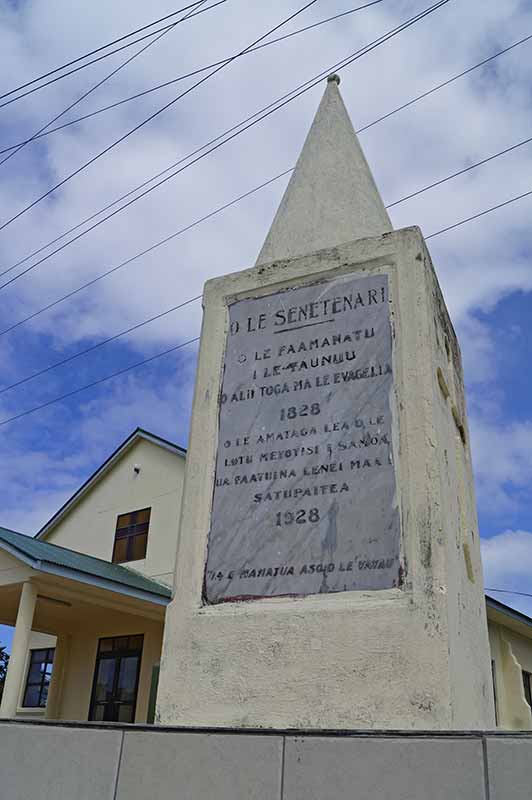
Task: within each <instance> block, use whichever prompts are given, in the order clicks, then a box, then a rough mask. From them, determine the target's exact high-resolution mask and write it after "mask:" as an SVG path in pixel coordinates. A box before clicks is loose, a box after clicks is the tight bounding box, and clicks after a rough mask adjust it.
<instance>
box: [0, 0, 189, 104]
mask: <svg viewBox="0 0 532 800" xmlns="http://www.w3.org/2000/svg"><path fill="white" fill-rule="evenodd" d="M199 3H200V0H196V2H195V3H191V4H190V5H188V6H183V8H179V9H178V10H177V11H173V12H172V13H171V14H166V16H164V17H159V19H156V20H154V21H153V22H150V23H149V24H148V25H144V26H143V27H142V28H137V29H136V30H134V31H131V33H126V34H125V35H124V36H121V37H120V38H118V39H114V40H113V41H112V42H108V43H107V44H104V45H101V47H97V48H96V50H91V51H90V52H88V53H85V55H82V56H78V58H75V59H73V60H72V61H67V63H66V64H62V65H61V66H60V67H55V68H54V69H52V70H50V71H49V72H46V73H44V75H39V76H38V77H37V78H33V79H32V80H31V81H27V82H26V83H22V84H20V86H16V87H15V88H14V89H11V90H10V91H9V92H4V94H0V100H3V99H4V98H5V97H9V96H10V95H12V94H15V92H18V91H20V90H21V89H25V88H26V87H28V86H32V85H33V84H34V83H38V82H39V81H41V80H44V79H45V78H48V77H49V76H50V75H55V74H56V73H57V72H60V71H61V70H62V69H67V67H71V66H72V65H73V64H77V63H78V62H79V61H83V60H84V59H85V58H90V56H93V55H95V54H96V53H100V52H101V51H102V50H106V49H107V48H108V47H112V46H113V45H114V44H118V42H123V41H124V40H125V39H129V37H130V36H135V35H136V34H137V33H142V31H145V30H147V29H148V28H151V27H153V26H154V25H158V24H159V22H164V21H165V20H167V19H170V18H171V17H175V16H176V15H177V14H181V12H183V11H188V9H189V8H194V7H195V6H197V5H199ZM166 27H171V25H168V26H166ZM166 27H165V28H164V29H162V30H166ZM160 31H161V28H159V29H158V30H156V31H151V32H150V33H149V34H147V36H143V37H142V38H141V39H135V41H134V42H129V44H127V45H126V47H131V46H132V45H134V44H137V43H138V42H142V41H144V39H147V38H149V37H150V36H155V35H156V34H157V33H159V32H160ZM124 49H125V48H124V47H120V48H118V49H117V50H113V52H112V53H107V54H106V55H105V56H103V58H107V57H108V56H110V55H114V54H115V53H118V52H120V50H124ZM100 60H101V59H95V61H100ZM95 61H91V62H90V63H91V64H94V63H95ZM86 66H89V64H84V66H83V67H80V69H84V67H86ZM73 72H77V70H73ZM71 74H72V72H69V73H68V75H71ZM64 77H66V75H62V76H61V78H64ZM57 80H60V78H58V79H57ZM51 82H52V81H50V83H51ZM44 86H48V84H44ZM42 88H43V86H39V87H37V89H42ZM21 97H25V95H21ZM15 99H16V100H18V99H20V98H18V97H17V98H15ZM0 107H1V106H0Z"/></svg>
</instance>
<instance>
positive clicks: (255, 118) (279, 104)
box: [0, 0, 450, 289]
mask: <svg viewBox="0 0 532 800" xmlns="http://www.w3.org/2000/svg"><path fill="white" fill-rule="evenodd" d="M448 2H450V0H440V2H437V3H435V4H434V5H432V6H429V7H428V8H427V9H425V10H424V11H422V12H420V13H418V14H416V15H415V16H414V17H411V18H410V19H408V20H406V21H405V22H403V23H401V24H400V25H398V26H397V27H396V28H392V29H391V30H390V31H388V32H387V33H386V34H383V35H382V36H380V37H379V38H378V39H375V40H374V41H373V42H370V43H369V44H368V45H365V46H364V47H363V48H360V49H359V50H357V51H355V53H353V54H351V55H350V56H348V57H347V58H345V59H342V61H339V62H337V63H336V64H334V65H333V66H332V67H330V68H329V69H327V70H324V71H322V72H321V73H319V74H318V75H317V76H315V77H314V78H311V79H310V80H308V81H305V82H304V83H303V84H300V85H299V86H298V87H296V89H292V90H291V91H290V92H288V93H287V94H285V95H283V96H282V97H281V98H278V99H277V100H275V101H274V102H273V103H270V104H269V105H267V106H265V107H264V108H262V109H261V110H259V111H257V112H255V113H254V114H252V115H251V116H250V117H248V118H247V119H246V120H244V121H243V122H240V123H238V124H237V125H234V126H233V127H232V128H229V129H228V130H227V131H225V132H224V133H222V134H220V135H219V136H217V137H215V138H214V139H211V141H210V142H207V143H206V144H204V145H202V146H201V147H199V148H197V149H196V150H194V151H193V152H192V153H189V154H188V155H187V156H185V157H184V158H182V159H180V160H179V161H177V162H176V163H174V164H172V165H171V166H170V167H167V168H166V169H164V170H162V171H161V172H159V173H158V174H156V175H155V176H153V177H152V178H149V179H148V180H147V181H145V182H144V183H143V184H141V185H140V186H137V187H136V188H135V189H132V190H131V191H130V192H128V193H126V194H125V195H123V196H122V197H120V198H119V199H118V200H115V201H113V202H112V203H110V204H109V205H108V206H106V208H105V209H103V210H101V211H99V212H97V213H96V214H94V215H93V216H92V217H91V218H90V219H94V217H97V216H99V215H100V214H101V213H103V212H104V211H106V210H108V209H109V208H111V207H112V206H114V205H116V204H117V203H119V202H121V201H122V200H123V199H125V198H126V197H128V196H130V195H131V194H134V193H135V192H137V191H139V189H141V188H143V187H145V186H147V185H148V184H149V183H152V182H153V181H154V180H156V179H158V178H159V177H161V176H162V175H165V174H166V173H168V172H169V170H171V169H173V168H174V167H175V166H177V165H178V164H182V163H183V162H185V161H187V160H188V159H190V158H192V157H193V156H194V155H195V154H196V153H201V151H202V150H205V148H207V147H210V149H209V150H206V152H204V153H203V154H201V155H198V156H197V157H196V158H194V159H193V160H192V161H190V162H189V163H187V164H185V166H183V167H181V168H180V169H177V170H176V171H175V172H173V173H170V174H169V175H166V177H165V178H163V179H162V180H160V181H159V182H158V183H156V184H154V185H153V186H151V187H150V188H148V189H146V190H145V191H143V192H142V193H141V194H140V195H138V196H137V197H134V198H133V199H131V200H129V201H128V202H127V203H125V204H124V205H122V206H120V207H119V208H117V209H115V210H114V211H112V212H111V213H110V214H108V215H107V216H106V217H104V218H103V219H100V220H98V222H95V223H94V224H93V225H91V226H90V227H89V228H87V229H86V230H84V231H82V232H81V233H79V234H77V235H76V236H74V237H73V238H72V239H69V240H68V241H67V242H65V243H64V244H62V245H60V246H59V247H57V248H56V249H55V250H53V251H52V252H51V253H48V254H47V255H45V256H43V257H42V258H41V259H39V260H38V261H36V262H35V263H33V264H31V265H30V266H29V267H27V268H26V269H24V270H22V271H21V272H19V273H18V274H17V275H15V276H14V277H13V278H11V279H9V280H8V281H5V282H4V283H3V284H0V289H3V288H4V287H6V286H8V285H10V284H11V283H13V282H14V281H16V280H18V278H20V277H22V276H23V275H25V274H27V273H28V272H30V271H31V270H33V269H35V267H37V266H39V265H40V264H42V263H43V262H45V261H47V260H48V259H49V258H52V256H54V255H55V254H56V253H59V252H61V251H62V250H64V249H65V247H68V246H69V245H70V244H72V243H73V242H75V241H77V240H78V239H80V238H81V237H82V236H85V235H86V234H87V233H90V231H92V230H94V229H95V228H97V227H99V226H100V225H102V224H103V223H104V222H106V221H107V220H109V219H111V218H112V217H114V216H115V215H116V214H118V213H120V212H121V211H123V210H124V209H126V208H128V207H129V206H131V205H132V204H133V203H135V202H137V200H140V199H141V198H142V197H145V196H146V195H147V194H149V193H150V192H152V191H154V190H155V189H157V188H159V186H162V185H163V184H164V183H166V182H167V181H169V180H171V179H172V178H174V177H176V175H178V174H180V173H181V172H183V170H185V169H187V168H188V167H190V166H192V165H193V164H195V163H197V162H198V161H200V160H201V159H203V158H205V157H206V156H207V155H209V154H210V153H212V152H214V151H215V150H217V149H219V148H220V147H222V146H223V145H224V144H226V143H227V142H229V141H231V140H232V139H234V138H236V137H237V136H239V135H240V134H242V133H244V132H245V131H246V130H248V129H249V128H251V127H253V126H254V125H256V124H258V123H259V122H261V121H262V120H263V119H265V118H266V117H268V116H270V114H273V113H275V112H276V111H278V110H279V109H280V108H283V107H284V106H285V105H287V104H288V103H290V102H292V100H295V99H296V98H297V97H300V96H301V95H303V94H305V93H306V92H307V91H309V90H310V89H312V88H313V87H314V86H316V85H318V83H320V82H321V80H322V78H323V77H324V76H325V75H328V74H330V73H331V72H333V71H335V70H336V71H339V70H341V69H344V68H345V67H347V66H349V65H350V64H351V63H353V62H354V61H356V60H357V59H358V58H362V57H363V56H364V55H366V54H367V53H369V52H371V51H372V50H374V49H375V48H377V47H379V46H380V45H381V44H384V43H385V42H387V41H388V40H389V39H391V38H393V37H394V36H397V35H398V34H399V33H402V31H404V30H406V29H407V28H409V27H410V26H412V25H414V24H416V23H417V22H419V21H420V20H422V19H424V18H425V17H426V16H428V15H429V14H431V13H433V12H434V11H436V10H438V9H439V8H441V7H442V6H443V5H446V4H447V3H448ZM291 95H293V96H291ZM250 120H251V121H250ZM245 123H247V124H245ZM242 126H243V127H242ZM239 128H240V130H238V129H239ZM232 131H234V133H231V132H232ZM228 134H230V135H228ZM224 137H226V138H225V139H224ZM220 140H222V141H220ZM214 143H216V144H214ZM211 145H212V146H211ZM88 221H89V219H87V220H85V221H84V222H83V223H80V224H78V225H77V226H74V228H72V229H71V231H72V230H75V229H76V228H78V227H80V226H81V225H83V224H85V223H86V222H88ZM71 231H69V232H71ZM63 236H64V235H63V234H62V235H61V236H60V237H57V238H56V239H55V240H54V241H58V240H59V239H61V238H63ZM49 244H50V243H49ZM48 246H49V245H46V246H44V248H41V251H42V250H43V249H47V247H48ZM30 257H31V256H30ZM30 257H26V259H24V260H28V259H29V258H30ZM21 263H22V261H19V262H17V263H16V264H14V265H12V266H11V267H8V268H7V269H6V270H4V271H3V272H2V273H0V277H1V276H2V275H5V274H7V273H8V272H11V271H12V270H13V269H14V268H15V267H17V266H20V265H21Z"/></svg>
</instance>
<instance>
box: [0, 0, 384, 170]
mask: <svg viewBox="0 0 532 800" xmlns="http://www.w3.org/2000/svg"><path fill="white" fill-rule="evenodd" d="M382 2H383V0H372V2H370V3H366V4H365V5H363V6H357V8H351V9H349V11H342V13H341V14H335V15H334V16H333V17H327V19H322V20H320V21H319V22H314V23H313V24H312V25H306V26H305V27H304V28H299V29H298V30H297V31H292V32H291V33H287V34H285V35H284V36H279V37H277V38H276V39H272V40H271V41H269V42H263V43H262V44H259V45H257V46H256V47H252V48H250V49H249V50H248V51H247V52H246V53H244V54H243V55H248V54H249V53H255V52H256V51H257V50H262V49H263V48H264V47H269V46H270V45H272V44H278V43H279V42H283V41H285V39H291V38H292V37H293V36H298V35H299V34H301V33H305V32H306V31H310V30H312V29H314V28H317V27H319V26H320V25H325V24H326V23H328V22H333V21H334V20H337V19H340V18H341V17H345V16H347V15H348V14H354V13H355V12H356V11H363V10H364V9H366V8H369V7H370V6H374V5H377V4H378V3H382ZM165 30H167V29H166V28H165ZM230 58H231V56H228V57H227V58H224V59H222V60H221V61H214V62H213V63H212V64H207V65H206V66H204V67H199V68H198V69H195V70H193V71H192V72H186V73H184V74H183V75H179V76H178V77H177V78H172V80H169V81H165V82H164V83H159V84H157V85H156V86H152V87H151V88H150V89H144V91H142V92H137V94H133V95H131V96H130V97H125V98H123V99H122V100H117V101H116V102H114V103H111V104H110V105H107V106H103V107H102V108H98V109H96V110H95V111H91V112H89V113H88V114H83V116H81V117H76V118H75V119H71V120H68V122H64V123H63V124H62V125H58V126H57V127H55V128H52V129H51V130H49V131H46V132H44V133H40V134H39V135H38V136H32V138H31V139H25V140H22V141H21V142H17V143H15V144H11V145H9V146H8V147H4V148H3V149H2V150H0V155H2V154H3V153H8V152H9V151H10V150H14V149H15V148H16V147H18V146H19V145H21V144H27V143H28V142H30V141H33V140H34V139H41V138H43V137H44V136H49V135H50V134H52V133H56V132H57V131H61V130H64V128H68V127H70V126H71V125H76V124H77V123H78V122H84V121H85V120H87V119H91V118H92V117H95V116H97V115H98V114H102V113H104V112H105V111H110V110H111V109H113V108H117V107H118V106H121V105H124V103H129V102H131V101H132V100H137V99H138V98H139V97H144V96H145V95H147V94H151V93H152V92H155V91H158V90H159V89H164V88H166V87H167V86H171V85H172V84H174V83H178V82H179V81H183V80H185V79H186V78H191V77H193V76H194V75H198V74H199V73H201V72H205V71H206V70H208V69H212V68H213V67H217V66H219V65H220V64H225V63H226V62H228V61H229V59H230Z"/></svg>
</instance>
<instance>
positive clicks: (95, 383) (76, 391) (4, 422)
mask: <svg viewBox="0 0 532 800" xmlns="http://www.w3.org/2000/svg"><path fill="white" fill-rule="evenodd" d="M529 195H532V190H531V191H529V192H526V193H525V194H522V195H518V196H517V197H513V198H511V199H510V200H507V201H505V202H504V203H499V204H498V205H496V206H492V207H491V208H489V209H486V210H485V211H481V212H480V213H478V214H474V215H473V216H471V217H467V219H463V220H461V221H460V222H457V223H455V224H454V225H449V226H448V227H446V228H442V229H441V230H439V231H436V232H435V233H431V234H430V235H429V236H426V237H425V240H427V239H432V238H434V237H435V236H439V235H440V234H442V233H446V232H447V231H449V230H452V229H453V228H457V227H458V226H459V225H465V224H466V223H467V222H471V221H472V220H475V219H478V218H480V217H482V216H484V215H486V214H489V213H490V212H491V211H495V210H496V209H498V208H502V206H505V205H509V204H510V203H514V202H516V201H517V200H521V199H522V198H523V197H527V196H529ZM199 298H200V295H198V296H197V298H190V300H189V301H187V303H188V302H190V303H192V302H194V300H195V299H199ZM143 324H147V321H146V322H145V323H139V324H138V325H136V326H135V328H134V329H135V330H137V329H138V328H139V327H142V325H143ZM111 338H118V336H115V337H111ZM199 338H200V337H199V336H197V337H195V338H193V339H189V340H188V341H187V342H184V343H181V344H178V345H175V346H174V347H170V348H168V349H167V350H163V351H162V352H161V353H156V354H155V355H153V356H150V357H149V358H146V359H144V360H143V361H138V362H137V363H135V364H131V365H130V366H129V367H124V368H123V369H120V370H118V371H116V372H112V373H110V374H109V375H105V376H103V377H102V378H98V379H97V380H95V381H92V382H91V383H88V384H86V385H84V386H80V387H78V388H77V389H73V390H72V391H70V392H67V393H66V394H63V395H61V396H60V397H56V398H53V399H52V400H48V401H46V402H45V403H41V404H40V405H37V406H33V407H32V408H29V409H26V411H21V412H19V413H18V414H15V415H13V416H11V417H7V418H6V419H3V420H0V426H2V425H7V424H8V423H9V422H14V421H15V420H17V419H20V418H21V417H26V416H28V415H29V414H33V413H34V412H36V411H40V410H41V409H43V408H47V407H48V406H51V405H53V404H54V403H59V402H60V401H62V400H65V399H66V398H69V397H72V396H73V395H76V394H79V392H83V391H85V390H86V389H91V388H93V387H94V386H98V385H100V384H102V383H104V382H105V381H108V380H111V379H112V378H116V377H118V376H119V375H124V374H125V373H126V372H129V371H130V370H133V369H137V368H138V367H141V366H143V365H144V364H148V363H150V362H152V361H155V359H157V358H162V357H163V356H165V355H168V354H169V353H173V352H174V351H175V350H179V349H180V348H181V347H186V346H187V345H188V344H192V343H193V342H197V341H199ZM91 349H94V348H91ZM78 355H82V353H80V354H78ZM74 357H76V356H74ZM70 360H73V359H72V358H71V359H70ZM487 591H496V590H494V589H491V590H487Z"/></svg>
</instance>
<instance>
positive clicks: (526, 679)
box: [522, 670, 532, 707]
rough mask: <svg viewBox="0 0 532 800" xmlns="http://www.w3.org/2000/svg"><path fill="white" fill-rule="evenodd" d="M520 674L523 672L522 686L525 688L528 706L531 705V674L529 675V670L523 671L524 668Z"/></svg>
mask: <svg viewBox="0 0 532 800" xmlns="http://www.w3.org/2000/svg"><path fill="white" fill-rule="evenodd" d="M522 674H523V687H524V689H525V698H526V702H527V703H528V705H529V706H531V707H532V686H531V684H530V678H531V677H532V676H531V675H530V672H525V671H524V670H523V673H522Z"/></svg>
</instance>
